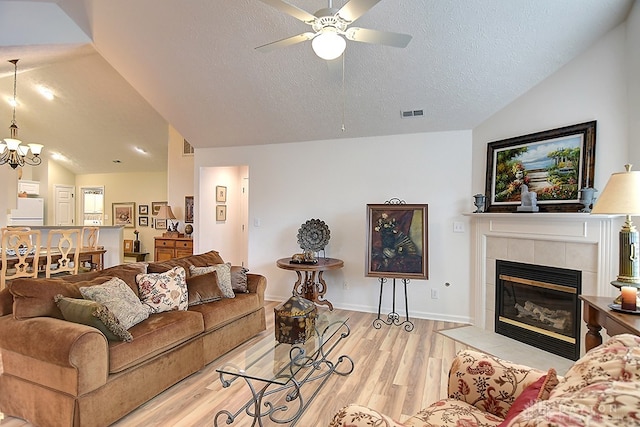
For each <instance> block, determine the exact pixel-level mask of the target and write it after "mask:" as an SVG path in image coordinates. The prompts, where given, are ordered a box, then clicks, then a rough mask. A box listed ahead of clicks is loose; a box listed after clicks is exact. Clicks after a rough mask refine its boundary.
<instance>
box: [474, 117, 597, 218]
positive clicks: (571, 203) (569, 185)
mask: <svg viewBox="0 0 640 427" xmlns="http://www.w3.org/2000/svg"><path fill="white" fill-rule="evenodd" d="M596 123H597V122H596V121H591V122H585V123H580V124H576V125H571V126H565V127H561V128H557V129H551V130H546V131H542V132H536V133H532V134H528V135H524V136H518V137H514V138H509V139H504V140H500V141H494V142H490V143H489V144H488V145H487V171H486V182H485V197H486V211H487V212H516V211H517V207H518V206H519V205H520V191H521V190H522V189H523V186H522V184H525V185H527V189H528V191H531V192H535V193H536V195H537V201H536V203H537V206H538V207H539V210H540V212H578V211H579V210H580V209H582V208H583V207H584V206H583V205H582V204H581V203H580V190H581V189H582V188H588V187H592V186H593V182H594V175H595V153H596V151H595V150H596Z"/></svg>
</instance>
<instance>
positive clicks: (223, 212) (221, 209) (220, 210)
mask: <svg viewBox="0 0 640 427" xmlns="http://www.w3.org/2000/svg"><path fill="white" fill-rule="evenodd" d="M226 220H227V205H217V206H216V221H226Z"/></svg>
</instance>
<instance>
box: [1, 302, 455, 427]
mask: <svg viewBox="0 0 640 427" xmlns="http://www.w3.org/2000/svg"><path fill="white" fill-rule="evenodd" d="M276 305H277V303H276V302H267V303H266V311H267V330H266V331H264V332H263V333H262V334H260V335H259V337H262V336H264V335H271V336H273V333H274V332H273V308H274V307H275V306H276ZM336 311H337V312H339V313H341V314H343V315H345V316H346V317H349V322H348V324H349V327H350V329H351V334H350V336H349V337H348V338H347V339H346V340H344V341H342V342H341V343H340V347H339V348H337V349H336V351H339V354H347V355H349V356H350V357H351V358H352V359H353V361H354V362H355V368H354V371H353V373H351V375H349V376H344V377H343V376H339V375H332V376H331V377H330V378H329V380H328V381H327V383H326V384H325V385H324V387H323V388H322V389H321V391H320V393H319V394H318V395H317V396H316V398H315V399H314V400H313V402H312V403H311V404H310V406H309V408H308V409H307V410H306V411H305V413H304V415H303V416H302V418H301V419H300V421H299V422H298V424H297V425H298V426H300V427H315V426H327V425H328V423H329V421H330V420H331V418H332V416H333V414H334V413H335V412H336V411H338V410H339V409H340V408H342V407H343V406H345V405H347V404H348V403H351V402H356V403H359V404H363V405H367V406H371V407H373V408H375V409H377V410H380V411H382V412H384V413H386V414H389V415H391V416H393V417H394V418H396V419H397V420H399V421H404V420H405V419H407V418H408V417H410V416H412V415H413V414H415V413H416V412H418V411H419V410H420V409H421V408H422V407H424V406H427V405H428V404H430V403H432V402H434V401H436V400H438V399H440V398H442V397H445V395H446V386H447V374H448V371H449V366H450V365H451V361H452V360H453V358H454V356H455V354H456V353H457V352H458V351H460V350H462V349H465V348H467V347H466V346H465V345H463V344H460V343H458V342H456V341H454V340H452V339H450V338H447V337H445V336H443V335H441V334H438V333H436V331H438V330H441V329H446V328H452V327H456V326H460V325H459V324H455V323H446V322H438V321H433V320H423V319H411V321H412V322H413V323H414V325H415V328H414V330H413V331H412V332H406V331H405V330H404V329H403V328H401V327H398V326H386V325H383V327H382V328H381V329H375V328H373V326H372V322H373V320H374V319H375V318H376V315H375V314H371V313H360V312H355V311H345V310H337V309H336ZM256 339H257V338H254V339H253V340H256ZM250 344H251V341H249V342H247V343H245V344H243V345H242V346H240V347H238V348H237V349H235V350H233V351H232V352H231V353H228V354H227V355H225V356H222V357H221V358H219V359H218V360H215V361H213V362H212V363H210V364H209V365H207V366H206V367H205V368H204V369H202V370H200V371H199V372H197V373H195V374H193V375H191V376H190V377H188V378H186V379H185V380H183V381H181V382H180V383H178V384H176V385H175V386H173V387H171V388H170V389H168V390H166V391H165V392H164V393H161V394H160V395H158V396H156V397H155V398H154V399H152V400H150V401H149V402H147V403H146V404H144V405H142V406H141V407H139V408H138V409H136V410H135V411H133V412H132V413H130V414H129V415H127V416H126V417H125V418H122V419H121V420H120V421H118V422H117V423H115V424H114V426H118V427H124V426H184V427H187V426H212V425H213V417H214V416H215V414H216V413H217V412H218V411H220V410H221V409H228V410H230V411H232V412H235V410H236V409H237V408H238V407H240V406H242V405H243V404H244V403H245V402H246V401H247V400H248V399H249V390H248V388H247V387H246V385H245V384H244V383H241V382H240V381H237V382H236V383H234V384H233V385H232V386H231V387H229V388H227V389H223V388H222V386H221V384H220V380H219V376H218V374H217V373H216V368H218V367H219V366H220V365H221V364H222V362H223V361H224V360H225V359H228V358H230V357H232V356H233V354H234V352H238V351H241V350H242V349H244V348H246V347H248V346H249V345H250ZM219 423H221V425H224V420H223V419H222V418H219ZM249 425H251V422H250V420H249V419H248V417H247V416H246V415H245V414H242V415H240V416H239V417H238V418H237V419H236V421H235V422H234V423H233V424H232V426H239V427H244V426H249ZM267 425H270V424H267ZM0 426H2V427H26V426H31V424H29V423H25V422H24V421H22V420H20V419H17V418H11V417H7V418H5V419H4V420H1V421H0Z"/></svg>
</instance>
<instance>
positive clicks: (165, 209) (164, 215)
mask: <svg viewBox="0 0 640 427" xmlns="http://www.w3.org/2000/svg"><path fill="white" fill-rule="evenodd" d="M156 216H157V217H158V218H159V219H176V216H175V215H174V214H173V211H172V210H171V206H169V205H161V206H160V209H158V213H157V214H156Z"/></svg>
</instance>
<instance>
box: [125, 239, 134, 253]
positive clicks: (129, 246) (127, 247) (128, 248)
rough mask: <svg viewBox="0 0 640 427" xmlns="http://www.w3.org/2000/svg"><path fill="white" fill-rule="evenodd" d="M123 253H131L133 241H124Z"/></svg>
mask: <svg viewBox="0 0 640 427" xmlns="http://www.w3.org/2000/svg"><path fill="white" fill-rule="evenodd" d="M124 252H133V240H128V239H125V241H124Z"/></svg>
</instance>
